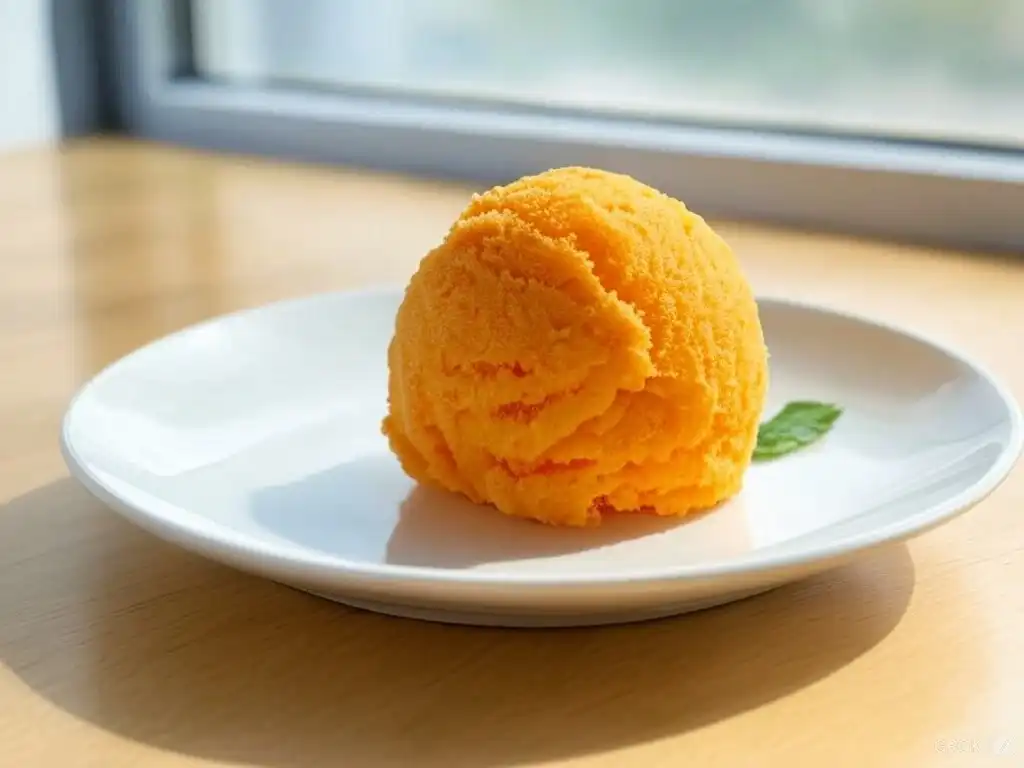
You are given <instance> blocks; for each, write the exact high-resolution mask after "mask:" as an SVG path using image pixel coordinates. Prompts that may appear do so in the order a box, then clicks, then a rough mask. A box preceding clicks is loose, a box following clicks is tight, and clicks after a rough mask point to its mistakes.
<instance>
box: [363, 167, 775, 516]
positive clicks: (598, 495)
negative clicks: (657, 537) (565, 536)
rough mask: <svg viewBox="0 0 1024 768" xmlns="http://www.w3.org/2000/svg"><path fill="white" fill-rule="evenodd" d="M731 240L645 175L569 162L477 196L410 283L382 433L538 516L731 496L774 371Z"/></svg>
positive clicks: (511, 509)
mask: <svg viewBox="0 0 1024 768" xmlns="http://www.w3.org/2000/svg"><path fill="white" fill-rule="evenodd" d="M767 358H768V356H767V350H766V348H765V344H764V337H763V334H762V331H761V325H760V322H759V319H758V310H757V304H756V302H755V300H754V295H753V292H752V290H751V288H750V285H749V283H748V282H747V280H746V277H745V276H744V274H743V272H742V270H741V267H740V264H739V262H738V260H737V258H736V257H735V255H734V254H733V252H732V250H731V249H730V248H729V246H728V245H727V244H726V243H725V242H724V241H723V240H722V239H721V238H720V237H719V236H718V235H717V234H716V233H715V232H714V231H713V230H712V228H711V227H710V226H709V225H708V224H707V223H706V222H705V221H704V220H703V219H702V218H701V217H700V216H698V215H697V214H695V213H693V212H692V211H690V210H688V209H687V208H686V207H685V206H684V205H683V203H681V202H680V201H678V200H675V199H673V198H671V197H669V196H667V195H665V194H663V193H661V192H659V191H657V190H655V189H653V188H651V187H649V186H647V185H645V184H642V183H641V182H639V181H637V180H635V179H633V178H630V177H628V176H623V175H620V174H615V173H609V172H605V171H600V170H595V169H590V168H560V169H555V170H551V171H547V172H545V173H541V174H538V175H536V176H529V177H524V178H522V179H519V180H518V181H515V182H513V183H511V184H508V185H505V186H499V187H495V188H493V189H491V190H489V191H487V192H485V193H483V194H481V195H476V196H474V197H473V199H472V200H471V201H470V203H469V205H468V206H467V208H466V209H465V210H464V211H463V212H462V214H461V215H460V216H459V218H458V219H457V220H456V221H455V223H454V224H453V225H452V227H451V229H450V230H449V232H448V234H447V236H446V237H445V239H444V241H443V242H442V243H441V244H440V245H438V246H437V247H436V248H434V249H433V250H432V251H430V253H428V254H427V255H426V256H425V257H424V258H423V260H422V261H421V263H420V265H419V268H418V269H417V271H416V273H415V275H414V276H413V277H412V279H411V281H410V282H409V285H408V287H407V288H406V291H405V295H404V298H403V300H402V303H401V306H400V308H399V311H398V315H397V318H396V323H395V332H394V337H393V339H392V341H391V344H390V347H389V349H388V367H389V379H388V402H389V404H388V413H387V416H386V417H385V419H384V424H383V428H384V432H385V434H386V435H387V437H388V440H389V443H390V446H391V448H392V450H393V451H394V453H395V454H396V455H397V457H398V459H399V460H400V462H401V464H402V467H403V468H404V470H405V472H406V473H407V474H409V475H410V476H411V477H412V478H414V479H415V480H417V481H419V482H421V483H425V484H430V485H434V486H439V487H442V488H445V489H448V490H450V491H455V492H457V493H461V494H464V495H465V496H467V497H468V498H470V499H472V500H473V501H475V502H478V503H486V504H491V505H493V506H494V507H496V508H497V509H499V510H500V511H502V512H504V513H506V514H509V515H516V516H521V517H525V518H531V519H534V520H538V521H541V522H544V523H549V524H554V525H565V526H582V525H588V524H593V523H596V522H599V521H600V519H601V517H602V516H603V515H607V514H613V513H616V512H647V513H653V514H658V515H685V514H687V513H691V512H694V511H699V510H703V509H707V508H710V507H713V506H715V505H717V504H718V503H720V502H722V501H724V500H726V499H728V498H729V497H731V496H733V495H735V494H736V493H737V492H738V491H739V490H740V488H741V486H742V483H743V477H744V473H745V471H746V469H747V466H748V465H749V463H750V461H751V455H752V452H753V449H754V446H755V442H756V439H757V430H758V423H759V418H760V416H761V413H762V409H763V407H764V400H765V393H766V389H767V382H768V359H767Z"/></svg>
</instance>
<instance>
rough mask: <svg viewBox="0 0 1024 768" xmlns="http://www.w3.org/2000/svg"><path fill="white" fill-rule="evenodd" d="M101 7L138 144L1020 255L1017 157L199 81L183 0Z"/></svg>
mask: <svg viewBox="0 0 1024 768" xmlns="http://www.w3.org/2000/svg"><path fill="white" fill-rule="evenodd" d="M106 5H107V7H106V9H105V14H106V19H107V23H108V24H109V25H110V27H111V28H110V29H109V33H110V40H111V44H112V45H113V51H112V53H113V62H114V64H115V66H114V67H112V71H113V72H114V73H115V77H114V82H113V83H112V85H113V91H114V97H115V99H114V100H115V102H116V104H115V107H116V113H117V115H118V116H119V118H120V121H121V124H122V125H123V129H124V130H125V131H126V132H127V133H129V134H133V135H136V136H139V137H142V138H145V139H150V140H155V141H160V142H168V143H174V144H179V145H184V146H188V147H193V148H197V149H204V150H214V151H224V152H231V153H241V154H253V155H264V156H271V157H275V158H281V159H286V160H296V161H303V162H314V163H330V164H341V165H347V166H354V167H362V168H369V169H377V170H383V171H393V172H402V173H409V174H414V175H419V176H430V177H435V178H444V179H453V180H464V181H469V182H474V183H478V184H493V183H501V182H505V181H508V180H511V179H513V178H516V177H518V176H521V175H525V174H528V173H534V172H537V171H540V170H544V169H546V168H551V167H557V166H564V165H591V166H597V167H603V168H607V169H609V170H614V171H620V172H623V173H629V174H631V175H633V176H635V177H637V178H639V179H641V180H642V181H644V182H646V183H648V184H651V185H653V186H655V187H657V188H659V189H662V190H663V191H665V192H667V193H669V194H672V195H674V196H677V197H679V198H680V199H682V200H684V201H685V202H686V203H687V205H688V206H689V207H690V208H692V209H693V210H695V211H697V212H699V213H701V214H703V215H706V216H709V217H715V218H725V219H734V220H748V221H749V220H753V221H763V222H769V223H773V224H780V225H790V226H797V227H802V228H806V229H813V230H816V231H831V232H842V233H846V234H851V235H862V236H869V237H881V238H885V239H889V240H895V241H904V242H912V243H922V244H930V245H937V246H943V247H955V248H962V249H968V250H987V251H999V252H1021V251H1024V152H1015V151H1011V150H988V149H983V148H970V147H958V146H940V145H933V144H927V143H913V142H896V141H891V142H890V141H885V140H872V139H863V138H845V137H838V136H810V135H797V134H784V133H774V132H763V131H755V130H739V129H725V128H723V129H717V128H709V127H699V126H690V125H682V124H665V123H654V122H642V121H637V120H627V119H617V118H611V117H602V116H596V115H589V114H581V113H568V112H567V113H561V114H559V113H553V112H545V111H541V110H527V109H513V108H509V107H502V106H494V105H488V104H465V103H461V104H456V103H447V102H445V101H443V100H440V99H438V100H430V99H422V98H420V99H415V98H405V97H391V96H389V97H387V98H380V97H374V96H372V95H366V94H365V93H364V94H360V93H355V92H344V91H340V92H321V91H313V90H310V91H298V90H287V89H272V88H249V87H242V86H233V85H226V84H219V83H214V82H205V81H202V80H200V79H198V78H195V77H194V76H192V75H193V74H194V73H193V72H192V71H191V55H190V47H189V46H188V45H185V44H184V43H185V42H187V40H188V37H187V34H184V33H183V30H182V29H181V28H180V27H181V25H182V24H183V23H186V24H187V23H188V9H189V8H190V5H189V0H147V2H137V1H136V0H106ZM176 27H177V29H176ZM183 41H184V42H183Z"/></svg>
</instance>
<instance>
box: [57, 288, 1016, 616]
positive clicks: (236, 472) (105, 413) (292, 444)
mask: <svg viewBox="0 0 1024 768" xmlns="http://www.w3.org/2000/svg"><path fill="white" fill-rule="evenodd" d="M400 296H401V294H400V292H399V291H397V290H374V291H364V292H358V293H341V294H325V295H319V296H314V297H311V298H307V299H301V300H297V301H288V302H283V303H278V304H274V305H271V306H267V307H263V308H260V309H256V310H252V311H247V312H242V313H238V314H234V315H229V316H226V317H222V318H218V319H215V320H212V321H210V322H207V323H204V324H201V325H198V326H195V327H192V328H189V329H186V330H184V331H182V332H180V333H177V334H175V335H172V336H170V337H167V338H165V339H162V340H160V341H157V342H155V343H153V344H151V345H149V346H147V347H144V348H142V349H140V350H138V351H137V352H135V353H133V354H131V355H129V356H128V357H126V358H124V359H122V360H121V361H119V362H117V363H115V364H114V365H113V366H111V367H109V368H107V369H106V370H104V371H103V372H101V373H100V374H99V375H98V376H97V377H96V378H95V379H93V380H92V381H91V382H90V383H88V384H87V385H86V386H85V387H83V388H82V390H81V391H80V392H79V393H78V395H77V396H76V397H75V399H74V401H73V402H72V404H71V406H70V407H69V409H68V412H67V414H66V417H65V421H64V426H63V435H62V445H63V450H64V455H65V458H66V460H67V463H68V465H69V467H70V469H71V471H72V472H73V473H74V474H75V475H76V476H77V477H78V478H79V480H81V481H82V482H83V483H84V484H85V486H86V487H87V488H88V489H89V490H90V491H92V492H93V493H94V494H95V495H96V496H98V497H99V498H100V499H102V500H103V501H104V502H106V503H108V504H109V505H110V506H112V507H114V508H115V509H116V510H118V511H120V512H121V513H122V514H123V515H124V516H125V517H127V518H128V519H129V520H132V521H134V522H135V523H137V524H139V525H140V526H142V527H144V528H146V529H148V530H150V531H152V532H153V533H155V534H157V535H158V536H161V537H163V538H165V539H168V540H170V541H172V542H176V543H178V544H180V545H181V546H183V547H186V548H188V549H191V550H193V551H195V552H199V553H201V554H203V555H206V556H208V557H210V558H213V559H216V560H220V561H222V562H224V563H227V564H230V565H232V566H235V567H237V568H240V569H243V570H247V571H250V572H253V573H257V574H261V575H263V576H266V577H268V578H270V579H274V580H276V581H279V582H282V583H285V584H289V585H292V586H295V587H298V588H300V589H303V590H307V591H309V592H313V593H316V594H319V595H322V596H324V597H328V598H331V599H334V600H338V601H341V602H344V603H348V604H351V605H356V606H360V607H365V608H369V609H373V610H378V611H382V612H388V613H393V614H399V615H404V616H412V617H420V618H430V619H437V620H442V621H453V622H465V623H482V624H499V625H519V626H538V625H548V626H550V625H579V624H597V623H608V622H620V621H630V620H637V619H644V618H653V617H658V616H664V615H669V614H674V613H681V612H684V611H690V610H695V609H698V608H702V607H707V606H710V605H716V604H719V603H723V602H726V601H730V600H735V599H738V598H740V597H743V596H746V595H751V594H754V593H757V592H762V591H764V590H767V589H771V588H772V587H775V586H778V585H780V584H782V583H784V582H788V581H792V580H794V579H798V578H801V577H804V576H807V575H810V574H812V573H814V572H817V571H821V570H823V569H826V568H829V567H832V566H835V565H837V564H839V563H841V562H843V561H845V560H847V559H848V558H850V557H852V556H854V555H856V554H857V553H859V552H861V551H863V550H865V549H868V548H870V547H874V546H877V545H879V544H882V543H885V542H891V541H896V540H900V539H904V538H907V537H910V536H912V535H915V534H918V533H921V532H922V531H924V530H926V529H928V528H930V527H932V526H935V525H937V524H939V523H942V522H944V521H947V520H949V519H950V518H952V517H953V516H955V515H956V514H958V513H960V512H963V511H965V510H967V509H968V508H970V507H972V506H973V505H974V504H976V503H977V502H979V501H981V500H982V499H983V498H984V497H985V496H987V495H988V494H989V493H990V492H991V491H992V490H993V489H994V488H996V486H997V485H998V484H999V483H1000V482H1001V481H1002V480H1003V478H1004V477H1005V476H1006V474H1007V473H1008V472H1009V470H1010V468H1011V466H1012V465H1013V463H1014V461H1015V460H1016V459H1017V456H1018V455H1019V453H1020V451H1021V440H1022V431H1021V416H1020V412H1019V409H1018V406H1017V405H1016V403H1015V402H1014V400H1013V398H1012V397H1011V395H1010V394H1009V393H1008V391H1007V390H1006V389H1005V388H1004V387H1003V386H1002V385H1001V384H1000V383H999V382H997V381H996V380H994V379H993V378H992V376H990V375H989V374H988V373H986V372H985V371H984V370H982V369H981V368H980V367H979V366H978V365H976V364H975V363H972V362H971V361H970V360H968V359H967V358H965V357H964V356H963V355H960V354H957V353H954V352H952V351H950V350H948V349H944V348H942V347H941V346H939V345H937V344H935V343H932V342H928V341H925V340H923V339H921V338H919V337H917V336H914V335H912V334H910V333H907V332H903V331H899V330H897V329H894V328H888V327H884V326H882V325H878V324H875V323H872V322H869V321H866V320H863V319H858V318H855V317H850V316H845V315H841V314H837V313H834V312H831V311H829V310H825V309H820V308H814V307H810V306H804V305H798V304H794V303H790V302H786V301H779V300H774V299H763V300H762V301H761V302H760V306H761V317H762V322H763V324H764V329H765V335H766V337H767V343H768V346H769V348H770V349H771V353H772V358H771V365H772V384H771V392H770V396H769V408H768V410H769V411H774V410H775V409H776V408H777V407H779V406H781V405H782V404H783V403H785V402H786V401H788V400H791V399H820V400H826V401H830V402H836V403H839V404H841V405H842V406H844V407H845V409H846V412H845V413H844V415H843V417H842V418H841V419H840V420H839V422H838V423H837V425H836V427H835V428H834V429H833V431H832V432H831V433H830V434H829V435H828V436H827V437H826V438H825V439H824V440H823V441H822V442H820V443H819V444H818V445H816V446H815V447H813V448H811V449H808V450H805V451H803V452H800V453H796V454H791V455H790V456H789V457H786V458H784V459H780V460H778V461H775V462H772V463H766V464H755V465H754V466H753V467H752V468H751V469H750V470H749V473H748V475H747V480H746V487H745V489H744V491H743V492H742V494H741V495H740V496H739V497H737V498H736V499H735V500H733V501H732V502H730V503H728V504H726V505H724V506H723V507H722V508H720V509H718V510H716V511H714V512H711V513H709V514H706V515H704V516H702V517H699V518H697V519H695V520H692V521H689V522H680V521H674V520H661V519H656V518H651V517H643V516H636V517H620V518H617V519H611V520H609V521H608V522H606V524H605V525H603V526H601V527H599V528H596V529H593V530H584V531H579V530H553V529H549V528H546V527H543V526H538V525H535V524H532V523H529V522H525V521H520V520H513V519H509V518H506V517H504V516H502V515H501V514H499V513H498V512H496V511H494V510H492V509H489V508H480V507H476V506H474V505H472V504H470V503H468V502H466V501H464V500H462V499H460V498H458V497H456V496H453V495H447V494H443V493H439V492H434V491H428V490H424V489H422V488H419V487H417V486H416V485H415V484H414V483H413V482H411V481H410V480H409V479H408V478H407V477H406V476H405V475H404V474H403V473H402V471H401V469H400V468H399V466H398V463H397V461H396V460H395V459H394V458H393V457H392V455H391V454H390V453H389V451H388V448H387V444H386V442H385V439H384V438H383V437H382V435H381V432H380V427H379V423H380V419H381V417H382V415H383V413H384V409H385V403H386V387H385V383H386V376H387V372H386V367H385V350H386V346H387V343H388V340H389V338H390V335H391V331H392V325H393V320H394V315H395V311H396V309H397V306H398V302H399V300H400Z"/></svg>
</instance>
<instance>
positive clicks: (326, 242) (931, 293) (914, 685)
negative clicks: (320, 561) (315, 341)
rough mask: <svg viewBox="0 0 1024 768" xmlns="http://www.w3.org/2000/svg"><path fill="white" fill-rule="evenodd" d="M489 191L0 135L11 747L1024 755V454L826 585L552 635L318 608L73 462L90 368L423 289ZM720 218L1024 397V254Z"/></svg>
mask: <svg viewBox="0 0 1024 768" xmlns="http://www.w3.org/2000/svg"><path fill="white" fill-rule="evenodd" d="M469 192H470V190H469V189H468V188H466V187H460V186H455V185H447V184H442V183H434V182H425V181H417V180H410V179H403V178H398V177H390V176H383V175H376V174H370V173H363V172H354V171H342V170H337V169H327V168H300V167H294V166H286V165H279V164H274V163H269V162H264V161H256V160H250V159H243V158H227V157H211V156H203V155H199V154H193V153H188V152H185V151H180V150H175V149H167V148H161V147H154V146H148V145H143V144H132V143H124V142H115V141H88V142H85V143H80V144H76V145H72V146H70V147H68V148H65V149H63V150H60V151H39V152H30V153H22V154H17V155H9V156H5V157H0V354H2V357H0V766H5V767H6V766H10V767H11V768H36V767H37V766H61V768H77V767H78V766H89V767H93V766H95V767H96V768H120V767H122V766H124V767H127V766H133V767H134V766H143V765H144V766H147V768H149V767H152V768H172V767H173V768H179V767H184V766H213V765H218V766H220V765H245V766H261V767H263V768H293V767H295V768H299V767H302V768H305V767H306V766H370V767H374V768H375V767H377V766H430V767H433V766H437V768H459V767H461V766H468V767H470V768H505V767H507V766H508V767H511V766H541V765H544V766H574V767H581V768H596V767H597V766H605V767H608V768H611V767H612V766H614V767H615V768H620V767H626V768H631V767H632V766H636V767H637V768H640V767H641V766H642V767H643V768H657V767H664V768H669V767H671V768H676V767H677V766H684V765H686V766H689V765H692V766H775V765H786V766H792V765H809V766H858V767H859V766H868V765H870V766H899V767H900V768H907V767H911V768H913V767H916V766H945V765H958V766H959V765H964V766H969V765H978V766H989V765H991V766H1000V765H1005V766H1007V767H1008V768H1009V766H1019V765H1024V476H1022V470H1020V469H1018V470H1017V471H1015V473H1014V474H1013V475H1012V476H1011V477H1010V479H1009V480H1008V481H1007V482H1006V483H1005V484H1004V485H1003V486H1002V487H1001V488H1000V489H999V490H998V491H997V492H996V493H995V494H994V495H993V496H992V497H991V498H990V499H989V500H988V501H986V502H985V503H983V504H982V505H980V506H979V507H977V508H976V509H975V510H973V511H972V512H970V513H969V514H967V515H966V516H964V517H962V518H960V519H958V520H956V521H955V522H953V523H951V524H949V525H946V526H944V527H942V528H940V529H938V530H936V531H933V532H931V533H928V534H927V535H925V536H922V537H921V538H919V539H917V540H915V541H913V542H912V543H910V544H909V545H908V546H902V545H901V546H894V547H890V548H888V549H884V550H880V551H878V552H877V553H875V554H872V555H869V556H867V557H865V558H863V560H861V561H860V562H858V563H856V564H854V565H852V566H849V567H845V568H842V569H839V570H836V571H834V572H831V573H828V574H826V575H823V576H821V577H818V578H815V579H812V580H810V581H806V582H803V583H800V584H797V585H793V586H790V587H787V588H783V589H780V590H778V591H776V592H773V593H770V594H768V595H766V596H763V597H760V598H755V599H751V600H748V601H745V602H742V603H738V604H734V605H732V606H728V607H724V608H720V609H715V610H710V611H706V612H703V613H700V614H694V615H691V616H688V617H683V618H679V619H672V620H667V621H661V622H656V623H651V624H644V625H636V626H630V627H619V628H608V629H591V630H571V631H543V632H542V631H532V632H531V631H519V632H515V631H500V630H483V629H479V630H478V629H469V628H453V627H443V626H435V625H430V624H422V623H416V622H410V621H402V620H397V619H389V618H384V617H379V616H375V615H371V614H365V613H360V612H357V611H353V610H349V609H346V608H342V607H339V606H337V605H333V604H330V603H327V602H324V601H320V600H318V599H315V598H312V597H308V596H306V595H303V594H299V593H296V592H293V591H290V590H288V589H286V588H284V587H280V586H276V585H274V584H270V583H267V582H265V581H261V580H259V579H256V578H252V577H248V576H244V575H241V574H238V573H235V572H233V571H231V570H228V569H226V568H224V567H221V566H218V565H214V564H211V563H209V562H206V561H203V560H201V559H199V558H197V557H194V556H192V555H189V554H185V553H183V552H180V551H178V550H176V549H174V548H173V547H170V546H168V545H165V544H163V543H160V542H159V541H157V540H155V539H153V538H152V537H150V536H148V535H146V534H144V533H141V532H139V531H138V530H136V529H135V528H133V527H132V526H130V525H129V524H127V523H125V522H122V521H121V520H120V519H119V518H118V517H116V516H115V515H114V514H113V513H112V512H110V511H108V510H107V509H105V508H104V507H103V506H102V505H101V504H99V503H98V502H96V501H94V500H92V499H91V497H89V496H88V495H87V494H86V493H85V492H84V491H83V490H82V489H81V488H80V487H79V486H78V485H76V483H75V482H73V481H72V480H70V479H69V478H68V475H67V471H66V470H65V468H64V466H63V463H62V462H61V459H60V456H59V453H58V447H57V430H58V424H59V420H60V418H61V415H62V412H63V409H64V408H65V406H66V405H67V402H68V399H69V397H70V395H71V394H72V392H73V391H74V389H75V387H76V386H78V385H79V384H81V383H82V382H83V381H84V380H86V379H87V378H88V377H89V376H91V375H92V374H93V373H95V372H96V371H97V370H98V369H99V368H100V367H102V366H104V365H105V364H107V363H109V362H111V361H113V360H115V359H116V358H118V357H119V356H121V355H123V354H125V353H127V352H130V351H131V350H132V349H134V348H136V347H138V346H139V345H141V344H143V343H145V342H147V341H150V340H151V339H153V338H155V337H158V336H160V335H162V334H165V333H167V332H170V331H173V330H176V329H178V328H181V327H183V326H185V325H188V324H190V323H193V322H195V321H198V320H201V319H203V318H207V317H210V316H212V315H216V314H219V313H223V312H227V311H229V310H234V309H238V308H242V307H250V306H254V305H258V304H261V303H264V302H267V301H270V300H273V299H278V298H282V297H286V296H297V295H302V294H307V293H311V292H315V291H322V290H326V289H334V288H343V287H350V286H358V285H364V284H368V283H378V282H382V281H401V280H404V279H405V278H407V277H408V276H409V274H410V273H411V271H412V270H413V269H414V268H415V265H416V263H417V261H418V259H419V257H420V256H421V255H422V254H423V253H424V252H425V250H426V249H427V248H429V247H430V246H431V245H433V244H434V243H436V242H437V241H438V240H439V238H440V237H441V236H442V235H443V233H444V231H445V230H446V228H447V225H448V224H449V222H450V220H451V219H452V218H453V217H454V216H455V215H456V214H457V212H458V211H459V210H460V208H461V207H462V206H463V204H464V203H465V202H466V199H467V195H468V194H469ZM864 204H865V205H870V204H871V201H865V203H864ZM936 215H955V212H952V213H950V212H936ZM717 225H718V226H719V229H720V231H721V232H722V233H723V234H724V235H725V237H726V238H727V239H728V240H729V241H730V243H731V244H732V245H733V247H734V248H735V249H736V250H737V252H738V253H739V254H740V256H741V258H742V259H743V261H744V262H745V264H746V267H747V270H748V272H749V274H750V276H751V278H752V280H753V281H754V283H755V285H756V287H757V289H758V290H759V291H762V292H766V293H773V294H782V295H787V296H795V297H799V298H803V299H812V300H814V301H817V302H822V303H825V304H829V305H833V306H836V307H840V308H846V309H853V310H857V311H860V312H865V313H870V314H871V315H874V316H877V317H879V318H882V319H885V320H888V321H892V322H896V323H905V324H907V325H908V326H911V327H913V328H915V329H917V330H920V331H923V332H926V333H928V334H932V335H934V336H936V337H938V338H941V339H943V340H945V341H947V342H949V343H952V344H955V345H959V346H962V347H963V348H964V349H966V350H967V351H969V352H970V353H971V354H972V355H974V356H976V357H977V358H978V359H980V360H981V361H983V362H985V363H987V364H988V365H990V366H991V367H992V368H993V369H994V370H995V371H996V372H997V373H999V374H1000V375H1002V376H1003V377H1004V378H1005V379H1006V380H1007V381H1008V383H1009V384H1010V386H1011V387H1012V389H1013V390H1014V391H1015V393H1016V394H1017V396H1018V397H1019V398H1024V360H1022V358H1021V353H1022V352H1024V261H1022V262H1017V261H1014V260H1013V259H995V258H987V257H985V256H983V255H966V254H960V253H946V252H940V251H935V250H924V249H919V248H914V247H909V246H899V245H893V244H887V243H868V242H859V241H855V240H851V239H847V238H844V237H840V236H834V235H818V234H804V233H798V232H789V231H782V230H774V229H770V228H765V227H762V226H756V225H751V224H738V223H729V222H718V223H717Z"/></svg>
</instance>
